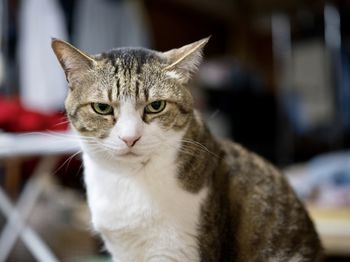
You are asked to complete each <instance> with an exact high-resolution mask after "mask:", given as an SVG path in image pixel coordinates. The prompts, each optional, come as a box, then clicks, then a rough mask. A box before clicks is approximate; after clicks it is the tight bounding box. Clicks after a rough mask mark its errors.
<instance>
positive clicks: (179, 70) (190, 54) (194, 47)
mask: <svg viewBox="0 0 350 262" xmlns="http://www.w3.org/2000/svg"><path fill="white" fill-rule="evenodd" d="M209 38H210V37H207V38H204V39H201V40H199V41H197V42H194V43H192V44H189V45H185V46H183V47H180V48H177V49H172V50H170V51H167V52H164V53H163V55H164V56H165V58H166V59H167V61H168V62H167V64H168V65H167V66H166V67H165V68H164V71H165V72H166V74H167V75H169V76H170V77H173V78H175V79H177V80H179V81H180V82H181V83H186V82H188V81H189V80H190V78H191V75H192V74H193V73H194V72H195V71H196V70H197V69H198V66H199V64H200V63H201V62H202V52H203V47H204V46H205V44H206V43H207V42H208V41H209Z"/></svg>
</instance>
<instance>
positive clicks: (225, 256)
mask: <svg viewBox="0 0 350 262" xmlns="http://www.w3.org/2000/svg"><path fill="white" fill-rule="evenodd" d="M205 42H206V41H203V40H202V42H201V43H200V44H198V42H197V43H194V44H193V46H194V47H193V46H192V45H190V46H187V47H185V48H184V49H183V50H185V53H186V52H189V51H191V52H192V50H195V48H197V49H198V48H201V47H202V46H203V43H205ZM56 44H57V45H58V46H55V45H56ZM61 44H62V42H54V43H53V47H54V50H55V52H56V54H58V57H59V60H60V62H61V64H62V65H63V66H65V65H64V61H63V60H64V58H62V54H61V53H60V52H61V49H60V48H62V47H61V46H60V45H61ZM65 45H67V44H63V46H65ZM68 49H69V48H68ZM69 52H72V55H73V57H74V56H82V55H81V54H80V55H77V54H76V52H78V51H71V50H70V51H69ZM190 54H193V52H192V53H190ZM184 57H185V56H184V55H183V54H181V52H180V56H179V54H178V53H177V52H176V51H174V50H171V51H169V52H167V53H158V52H155V51H151V50H145V49H129V48H124V49H115V50H112V51H111V52H109V53H103V54H101V55H98V56H95V57H94V61H95V64H94V66H93V67H92V66H91V64H92V63H93V62H92V61H91V60H90V59H88V58H84V57H83V58H81V59H82V60H83V62H82V65H81V67H82V68H84V70H80V67H78V68H73V69H72V70H76V71H77V73H75V74H73V73H72V72H70V71H69V70H66V71H68V72H66V74H67V79H68V81H69V86H70V92H69V95H68V97H67V100H66V109H67V112H68V115H69V118H70V120H71V122H72V124H73V125H74V126H75V128H76V129H77V130H78V131H79V132H80V133H81V134H83V135H86V136H93V137H99V138H103V137H107V136H108V134H109V131H110V130H111V129H112V127H113V126H114V125H115V124H116V122H117V121H118V116H119V104H120V102H121V101H123V100H125V99H126V98H128V99H131V100H132V101H134V103H135V107H136V109H138V110H139V111H140V116H141V117H142V119H143V121H144V122H145V124H149V123H151V122H152V121H158V123H159V125H160V126H161V127H162V128H163V129H166V130H176V131H183V132H185V135H184V137H183V139H182V141H181V148H180V150H179V152H178V156H177V160H176V165H177V169H178V174H177V175H178V176H177V177H178V183H179V185H180V186H181V187H182V188H183V189H184V190H186V191H188V192H190V193H193V194H196V193H198V192H199V191H200V190H202V189H203V188H207V189H208V197H207V198H206V199H205V201H204V202H203V204H202V206H201V216H200V218H199V223H198V235H197V236H195V238H196V239H197V240H198V246H199V253H200V258H201V261H243V262H245V261H249V262H251V261H253V262H254V261H257V262H260V261H321V260H322V248H321V244H320V241H319V239H318V236H317V234H316V232H315V229H314V226H313V224H312V222H311V220H310V218H309V217H308V215H307V213H306V211H305V209H304V207H303V206H302V204H301V203H300V201H299V200H298V199H297V198H296V196H295V194H294V192H293V191H292V190H291V188H290V187H289V185H288V183H287V182H286V180H285V178H284V177H283V175H281V173H280V172H279V171H278V170H276V169H275V168H274V167H273V166H272V165H271V164H270V163H268V162H266V161H265V160H263V159H262V158H260V157H259V156H257V155H255V154H253V153H251V152H249V151H247V150H245V149H244V148H242V147H241V146H239V145H237V144H235V143H232V142H229V141H221V140H217V139H215V138H214V137H213V136H212V135H211V134H210V132H209V131H208V129H207V128H206V127H205V125H204V124H203V123H202V121H201V120H200V118H199V117H198V115H197V113H196V111H194V110H193V101H192V96H191V95H190V93H189V91H188V89H187V88H186V87H185V84H186V83H185V82H183V79H182V78H181V79H174V78H171V77H169V76H167V75H166V74H165V72H164V68H165V67H169V64H170V67H171V66H172V64H173V63H175V64H176V61H182V59H183V58H184ZM195 58H196V59H197V60H198V54H197V57H195ZM193 59H194V58H193ZM173 60H175V62H174V61H173ZM185 62H186V61H185ZM195 62H196V63H197V62H198V61H195ZM180 64H181V63H180ZM185 65H186V66H187V67H188V66H190V67H191V66H192V69H193V63H192V64H191V63H189V64H185ZM186 66H182V67H180V68H177V70H178V71H177V73H179V75H180V76H181V77H183V76H186V77H188V76H189V75H190V71H191V70H187V67H186ZM87 68H88V69H87ZM171 70H173V69H171ZM186 70H187V71H186ZM180 80H181V81H180ZM156 100H166V101H167V107H166V109H165V110H164V111H163V112H161V113H160V114H158V115H152V114H144V113H143V108H144V107H145V106H146V105H147V104H148V103H149V102H152V101H156ZM92 102H99V103H107V104H110V105H112V106H113V108H114V115H113V116H111V115H107V116H101V115H97V114H95V113H93V111H92V108H91V103H92ZM146 164H147V163H145V165H146ZM164 175H166V173H165V174H164Z"/></svg>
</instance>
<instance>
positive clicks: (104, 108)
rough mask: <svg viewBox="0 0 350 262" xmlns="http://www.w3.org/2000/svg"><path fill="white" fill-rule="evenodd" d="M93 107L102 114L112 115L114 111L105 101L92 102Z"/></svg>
mask: <svg viewBox="0 0 350 262" xmlns="http://www.w3.org/2000/svg"><path fill="white" fill-rule="evenodd" d="M91 107H92V109H93V110H94V111H95V112H96V113H97V114H100V115H110V114H112V113H113V107H112V106H110V105H108V104H103V103H92V104H91Z"/></svg>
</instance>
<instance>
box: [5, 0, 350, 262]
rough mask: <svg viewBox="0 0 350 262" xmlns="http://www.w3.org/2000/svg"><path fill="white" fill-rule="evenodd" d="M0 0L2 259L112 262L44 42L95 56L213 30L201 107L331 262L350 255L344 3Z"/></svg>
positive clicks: (178, 41) (202, 73)
mask: <svg viewBox="0 0 350 262" xmlns="http://www.w3.org/2000/svg"><path fill="white" fill-rule="evenodd" d="M0 3H1V5H0V21H1V27H0V181H1V188H2V189H1V192H0V225H1V228H0V230H1V231H0V234H1V235H0V261H38V260H39V261H40V260H41V261H103V260H108V258H107V256H106V254H105V252H104V251H103V248H102V244H101V242H100V240H99V239H98V238H97V237H94V236H93V234H91V232H90V230H89V212H88V210H87V209H86V205H85V195H84V188H83V183H82V167H81V161H80V157H79V148H78V147H77V145H76V143H75V142H74V141H73V139H72V136H71V135H69V131H68V129H69V127H68V123H67V120H66V118H65V114H64V108H63V103H64V98H65V95H66V82H65V77H64V74H63V72H62V70H61V68H60V67H59V64H58V63H57V61H56V58H55V57H54V55H53V53H52V51H51V47H50V41H51V37H57V38H61V39H64V40H67V41H69V42H71V43H73V44H74V45H75V46H77V47H78V48H80V49H82V50H84V51H86V52H88V53H92V54H95V53H99V52H101V51H102V50H108V49H111V48H113V47H118V46H143V47H148V48H152V49H156V50H160V51H166V50H169V49H172V48H176V47H180V46H182V45H185V44H188V43H191V42H193V41H196V40H199V39H201V38H204V37H207V36H209V35H211V39H210V41H209V43H208V45H207V46H206V48H205V52H204V54H205V60H204V63H203V64H202V66H201V67H200V70H199V73H198V74H197V75H196V76H195V79H194V80H193V89H192V91H193V94H194V96H195V98H196V104H197V108H198V109H199V110H201V111H202V113H203V114H204V116H205V118H206V121H207V123H208V125H209V126H210V128H211V130H212V131H213V132H214V133H215V134H216V135H218V136H221V137H227V138H231V139H234V140H235V141H236V142H238V143H241V144H243V145H244V146H246V147H248V148H249V149H251V150H253V151H255V152H257V153H259V154H260V155H262V156H264V157H265V158H266V159H268V160H270V161H271V162H273V163H274V164H276V165H277V166H279V167H280V168H282V169H283V170H284V171H285V174H286V176H287V177H288V179H290V182H291V184H292V185H293V187H294V189H295V190H296V192H297V194H298V195H299V196H300V197H301V198H302V200H303V201H305V203H306V204H307V207H308V209H309V210H310V213H311V215H312V217H313V219H314V222H315V224H316V226H317V229H318V231H319V232H320V234H321V238H322V241H323V243H324V246H325V250H326V253H327V256H328V257H327V261H349V258H350V151H349V147H350V1H346V0H343V1H341V0H339V1H321V0H313V1H311V0H306V1H297V0H285V1H277V0H265V1H258V0H218V1H210V0H100V1H94V0H74V1H73V0H50V1H47V0H22V1H20V0H1V2H0ZM37 132H40V133H37ZM43 258H46V259H45V260H42V259H43ZM55 259H56V260H55Z"/></svg>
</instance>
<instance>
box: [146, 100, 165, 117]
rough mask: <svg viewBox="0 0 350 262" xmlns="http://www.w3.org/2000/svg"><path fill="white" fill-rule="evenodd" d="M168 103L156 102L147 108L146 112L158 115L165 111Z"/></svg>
mask: <svg viewBox="0 0 350 262" xmlns="http://www.w3.org/2000/svg"><path fill="white" fill-rule="evenodd" d="M165 106H166V102H165V101H163V100H158V101H154V102H152V103H150V104H148V105H147V106H146V107H145V112H146V113H148V114H157V113H159V112H161V111H163V110H164V108H165Z"/></svg>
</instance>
